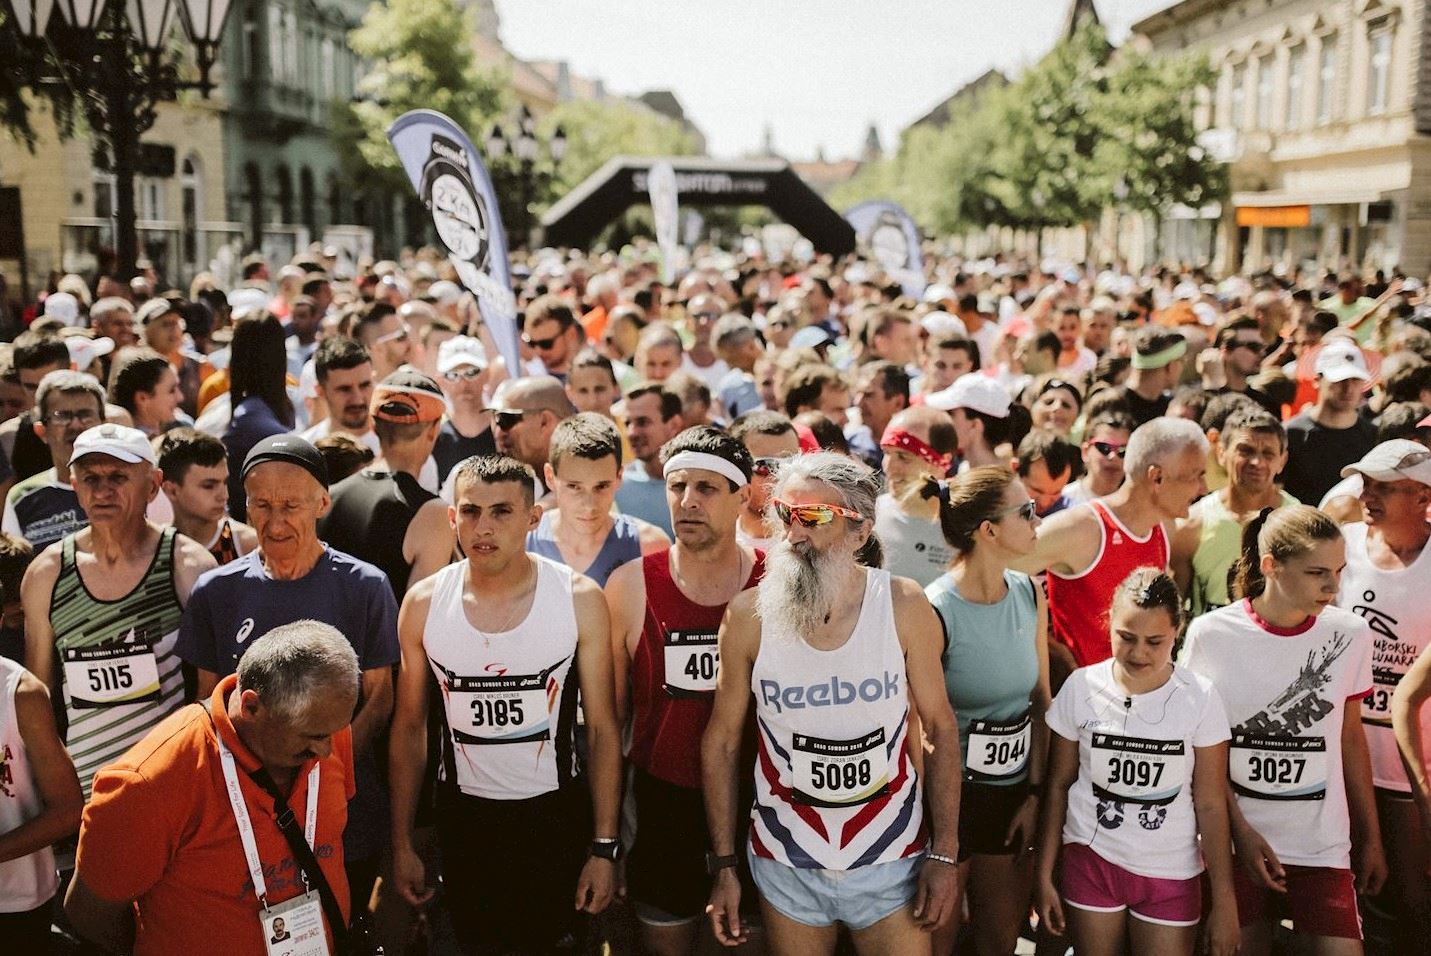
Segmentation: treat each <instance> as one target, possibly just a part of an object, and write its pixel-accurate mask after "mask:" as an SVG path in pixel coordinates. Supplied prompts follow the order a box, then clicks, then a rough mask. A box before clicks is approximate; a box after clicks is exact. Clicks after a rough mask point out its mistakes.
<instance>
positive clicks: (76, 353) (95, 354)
mask: <svg viewBox="0 0 1431 956" xmlns="http://www.w3.org/2000/svg"><path fill="white" fill-rule="evenodd" d="M65 348H67V349H69V350H70V364H71V365H73V366H74V367H75V368H77V369H79V370H80V371H81V372H83V371H85V370H87V369H88V368H89V367H90V366H91V365H93V364H94V360H95V359H97V358H99V357H100V356H101V355H108V354H109V353H110V352H113V351H114V339H112V338H110V337H109V336H107V335H101V336H97V337H95V338H90V337H89V336H88V335H66V336H65Z"/></svg>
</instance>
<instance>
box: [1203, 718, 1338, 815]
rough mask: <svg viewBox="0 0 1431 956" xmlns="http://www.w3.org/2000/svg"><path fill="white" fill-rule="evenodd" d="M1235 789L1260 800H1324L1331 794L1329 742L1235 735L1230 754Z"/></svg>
mask: <svg viewBox="0 0 1431 956" xmlns="http://www.w3.org/2000/svg"><path fill="white" fill-rule="evenodd" d="M1227 771H1228V774H1229V776H1231V777H1232V789H1233V790H1235V791H1237V793H1239V794H1240V795H1242V796H1244V797H1254V798H1256V799H1259V800H1322V799H1325V798H1326V795H1327V741H1326V739H1325V738H1323V737H1275V736H1270V735H1267V734H1249V733H1234V734H1233V735H1232V749H1231V750H1230V751H1229V752H1228V755H1227Z"/></svg>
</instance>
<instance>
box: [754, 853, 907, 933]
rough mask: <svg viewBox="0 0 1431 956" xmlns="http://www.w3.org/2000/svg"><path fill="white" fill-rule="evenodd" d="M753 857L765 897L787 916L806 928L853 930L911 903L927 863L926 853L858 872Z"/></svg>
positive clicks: (757, 885) (756, 876) (757, 878)
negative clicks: (839, 925)
mask: <svg viewBox="0 0 1431 956" xmlns="http://www.w3.org/2000/svg"><path fill="white" fill-rule="evenodd" d="M749 857H750V872H751V875H752V876H753V877H754V878H755V885H756V887H757V888H758V889H759V890H760V896H761V898H762V899H764V900H765V902H766V903H769V904H770V905H771V906H773V907H774V908H775V909H776V911H777V912H779V913H780V914H781V915H782V916H785V917H786V918H788V919H792V920H794V921H795V922H797V923H803V924H804V925H806V926H832V925H834V924H835V923H844V924H845V925H846V926H848V927H849V928H850V929H852V930H859V929H865V928H867V927H870V926H873V925H874V924H875V923H878V922H879V921H880V920H882V919H884V918H885V917H886V916H889V915H890V914H892V913H894V912H896V911H897V910H899V909H901V908H902V907H905V906H908V905H909V904H910V902H911V901H912V900H913V899H914V892H915V889H916V888H917V886H918V882H919V865H920V864H921V863H923V862H924V855H923V854H918V855H916V856H910V857H905V858H904V859H902V860H892V861H891V862H889V863H874V864H871V865H870V866H860V867H856V868H855V869H853V870H815V869H802V868H800V867H796V866H787V865H786V864H784V863H778V862H776V861H775V860H769V859H766V858H765V857H759V856H756V855H755V854H754V853H749Z"/></svg>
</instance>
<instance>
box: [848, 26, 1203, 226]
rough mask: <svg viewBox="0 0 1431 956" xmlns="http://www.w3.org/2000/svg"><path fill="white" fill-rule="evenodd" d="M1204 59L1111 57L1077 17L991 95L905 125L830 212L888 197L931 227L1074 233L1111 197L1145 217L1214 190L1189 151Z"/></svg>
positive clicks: (1194, 151) (1199, 153)
mask: <svg viewBox="0 0 1431 956" xmlns="http://www.w3.org/2000/svg"><path fill="white" fill-rule="evenodd" d="M1211 81H1212V76H1211V72H1210V69H1209V67H1208V66H1207V64H1206V62H1205V61H1203V60H1196V59H1190V58H1178V59H1172V58H1158V57H1152V56H1149V55H1146V54H1143V53H1139V52H1137V51H1134V50H1132V49H1130V48H1124V49H1121V50H1118V51H1113V50H1112V49H1111V48H1110V47H1109V46H1108V43H1107V40H1106V38H1105V36H1104V34H1103V32H1102V29H1101V28H1100V27H1098V26H1097V25H1096V24H1087V23H1085V25H1084V26H1082V27H1081V28H1080V29H1079V30H1078V31H1077V32H1075V33H1074V34H1073V35H1072V36H1071V37H1069V38H1068V39H1066V40H1064V41H1063V42H1062V43H1060V44H1059V45H1058V46H1057V47H1055V48H1054V49H1053V50H1052V51H1051V52H1050V53H1049V54H1048V56H1046V57H1045V58H1044V59H1043V60H1041V61H1040V62H1038V63H1037V64H1035V65H1034V66H1032V67H1030V68H1029V69H1028V70H1026V71H1025V72H1024V74H1023V75H1022V76H1020V77H1019V79H1018V80H1017V81H1016V82H1015V83H1013V84H1011V85H1009V86H1007V87H1004V88H1002V89H993V90H986V91H985V92H984V93H983V94H982V95H981V96H980V97H979V98H978V99H977V100H975V101H973V102H970V103H962V104H955V105H954V109H953V111H952V112H951V115H950V117H949V122H948V123H947V124H946V125H944V126H942V127H939V128H932V127H914V128H912V129H910V130H909V131H908V132H907V133H906V134H905V136H904V138H903V140H902V142H901V143H900V147H899V150H898V152H897V153H896V154H895V155H894V156H892V157H890V158H889V159H886V160H882V161H880V162H878V163H872V164H867V165H866V166H864V167H863V168H862V169H861V170H860V171H859V173H858V174H857V175H856V176H855V177H854V178H853V179H851V180H850V181H849V182H848V183H845V184H844V185H843V186H841V187H840V188H838V189H836V190H835V191H834V192H833V193H832V194H831V197H830V198H831V201H832V203H834V205H835V206H836V207H837V208H841V209H845V208H849V207H850V206H853V205H854V204H855V203H857V202H859V201H861V200H864V199H892V200H894V201H895V202H898V203H900V204H901V205H902V206H904V207H905V209H907V210H909V212H910V214H911V215H913V216H914V217H915V219H916V220H917V221H918V222H919V223H920V225H921V226H922V227H923V228H924V229H926V230H928V231H931V232H935V233H944V234H948V233H953V232H958V231H961V230H964V229H968V228H979V227H983V226H988V225H996V226H1012V227H1016V228H1040V227H1043V226H1072V225H1078V224H1081V223H1088V222H1091V221H1093V220H1094V219H1096V218H1097V217H1098V215H1099V213H1100V212H1101V211H1102V210H1103V209H1104V208H1107V207H1110V206H1112V205H1114V204H1115V203H1116V202H1119V200H1117V199H1116V198H1115V197H1116V195H1117V194H1118V193H1119V192H1120V188H1119V186H1118V184H1119V183H1120V181H1121V183H1122V186H1123V187H1126V189H1127V193H1126V196H1125V197H1124V199H1123V200H1121V202H1122V203H1123V204H1124V205H1125V206H1126V207H1127V208H1131V209H1137V210H1140V211H1143V212H1147V213H1153V214H1156V213H1159V212H1162V211H1165V210H1166V209H1167V208H1168V207H1169V206H1171V205H1173V204H1175V203H1185V204H1187V205H1191V206H1198V205H1202V204H1204V203H1207V202H1209V201H1212V200H1215V199H1218V198H1220V197H1221V196H1223V195H1224V194H1225V192H1226V189H1227V181H1226V171H1225V169H1224V168H1223V167H1222V166H1220V165H1219V164H1217V163H1215V162H1213V161H1212V160H1211V158H1210V157H1208V156H1207V155H1206V153H1205V152H1204V151H1203V150H1202V149H1201V148H1200V147H1199V146H1198V145H1197V139H1196V137H1197V128H1196V124H1195V123H1194V121H1193V107H1194V102H1195V93H1196V90H1198V89H1199V88H1203V87H1206V86H1208V85H1210V84H1211Z"/></svg>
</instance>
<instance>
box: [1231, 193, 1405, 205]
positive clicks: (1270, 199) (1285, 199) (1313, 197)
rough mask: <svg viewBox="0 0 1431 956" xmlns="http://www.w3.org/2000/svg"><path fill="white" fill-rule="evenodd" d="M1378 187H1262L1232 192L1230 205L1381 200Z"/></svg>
mask: <svg viewBox="0 0 1431 956" xmlns="http://www.w3.org/2000/svg"><path fill="white" fill-rule="evenodd" d="M1382 198H1383V190H1380V189H1365V188H1360V189H1356V188H1353V189H1317V190H1307V189H1264V190H1260V191H1258V192H1245V193H1233V194H1232V205H1233V206H1235V207H1236V208H1238V209H1247V208H1251V209H1263V208H1267V207H1269V206H1347V205H1359V204H1361V203H1364V202H1381V200H1382Z"/></svg>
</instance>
